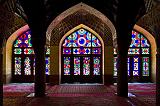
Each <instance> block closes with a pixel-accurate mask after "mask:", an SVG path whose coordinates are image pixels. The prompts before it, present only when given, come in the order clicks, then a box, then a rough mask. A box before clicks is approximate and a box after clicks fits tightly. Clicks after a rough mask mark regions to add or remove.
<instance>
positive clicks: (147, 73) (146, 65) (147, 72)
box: [142, 57, 149, 76]
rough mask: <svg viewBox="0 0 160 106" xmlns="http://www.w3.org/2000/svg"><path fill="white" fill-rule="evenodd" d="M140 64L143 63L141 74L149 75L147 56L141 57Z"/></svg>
mask: <svg viewBox="0 0 160 106" xmlns="http://www.w3.org/2000/svg"><path fill="white" fill-rule="evenodd" d="M142 64H143V68H142V69H143V72H142V76H149V57H143V58H142Z"/></svg>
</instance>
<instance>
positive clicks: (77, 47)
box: [59, 24, 104, 84]
mask: <svg viewBox="0 0 160 106" xmlns="http://www.w3.org/2000/svg"><path fill="white" fill-rule="evenodd" d="M59 46H60V54H61V56H60V57H61V58H60V60H61V63H60V64H61V70H60V73H61V74H60V75H61V76H60V77H61V83H62V84H63V83H72V84H74V83H75V84H77V83H78V84H82V83H99V84H102V83H103V77H102V76H103V47H104V43H103V40H102V39H101V37H100V36H99V35H98V34H97V33H96V32H95V31H93V30H92V29H90V28H89V27H87V26H85V25H83V24H80V25H78V26H77V27H75V28H73V29H72V30H70V31H69V32H67V33H66V34H65V35H64V36H63V37H62V39H61V42H60V45H59Z"/></svg>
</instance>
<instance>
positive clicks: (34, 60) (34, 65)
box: [33, 58, 36, 75]
mask: <svg viewBox="0 0 160 106" xmlns="http://www.w3.org/2000/svg"><path fill="white" fill-rule="evenodd" d="M35 62H36V59H35V58H34V59H33V75H35V67H36V64H35Z"/></svg>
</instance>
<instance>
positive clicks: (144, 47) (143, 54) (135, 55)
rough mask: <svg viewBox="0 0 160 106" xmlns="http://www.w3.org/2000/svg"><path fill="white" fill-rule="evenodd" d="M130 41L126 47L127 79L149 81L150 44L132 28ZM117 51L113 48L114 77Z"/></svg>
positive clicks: (115, 74)
mask: <svg viewBox="0 0 160 106" xmlns="http://www.w3.org/2000/svg"><path fill="white" fill-rule="evenodd" d="M131 38H132V41H131V44H130V46H129V49H128V60H127V66H128V81H129V82H150V81H151V44H150V42H149V40H148V39H147V38H146V37H145V36H144V35H143V34H142V33H141V32H139V31H137V30H135V29H134V30H132V35H131ZM116 64H117V53H116V49H114V77H117V66H116Z"/></svg>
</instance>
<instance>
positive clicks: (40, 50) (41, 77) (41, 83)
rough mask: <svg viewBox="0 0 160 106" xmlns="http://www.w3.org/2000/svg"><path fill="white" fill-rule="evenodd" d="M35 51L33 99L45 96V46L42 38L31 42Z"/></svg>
mask: <svg viewBox="0 0 160 106" xmlns="http://www.w3.org/2000/svg"><path fill="white" fill-rule="evenodd" d="M33 42H35V43H34V51H35V56H36V58H35V60H36V61H35V87H34V88H35V97H43V96H45V81H46V80H45V76H46V75H45V45H44V43H41V42H44V41H43V39H42V38H37V39H34V40H33Z"/></svg>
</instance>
